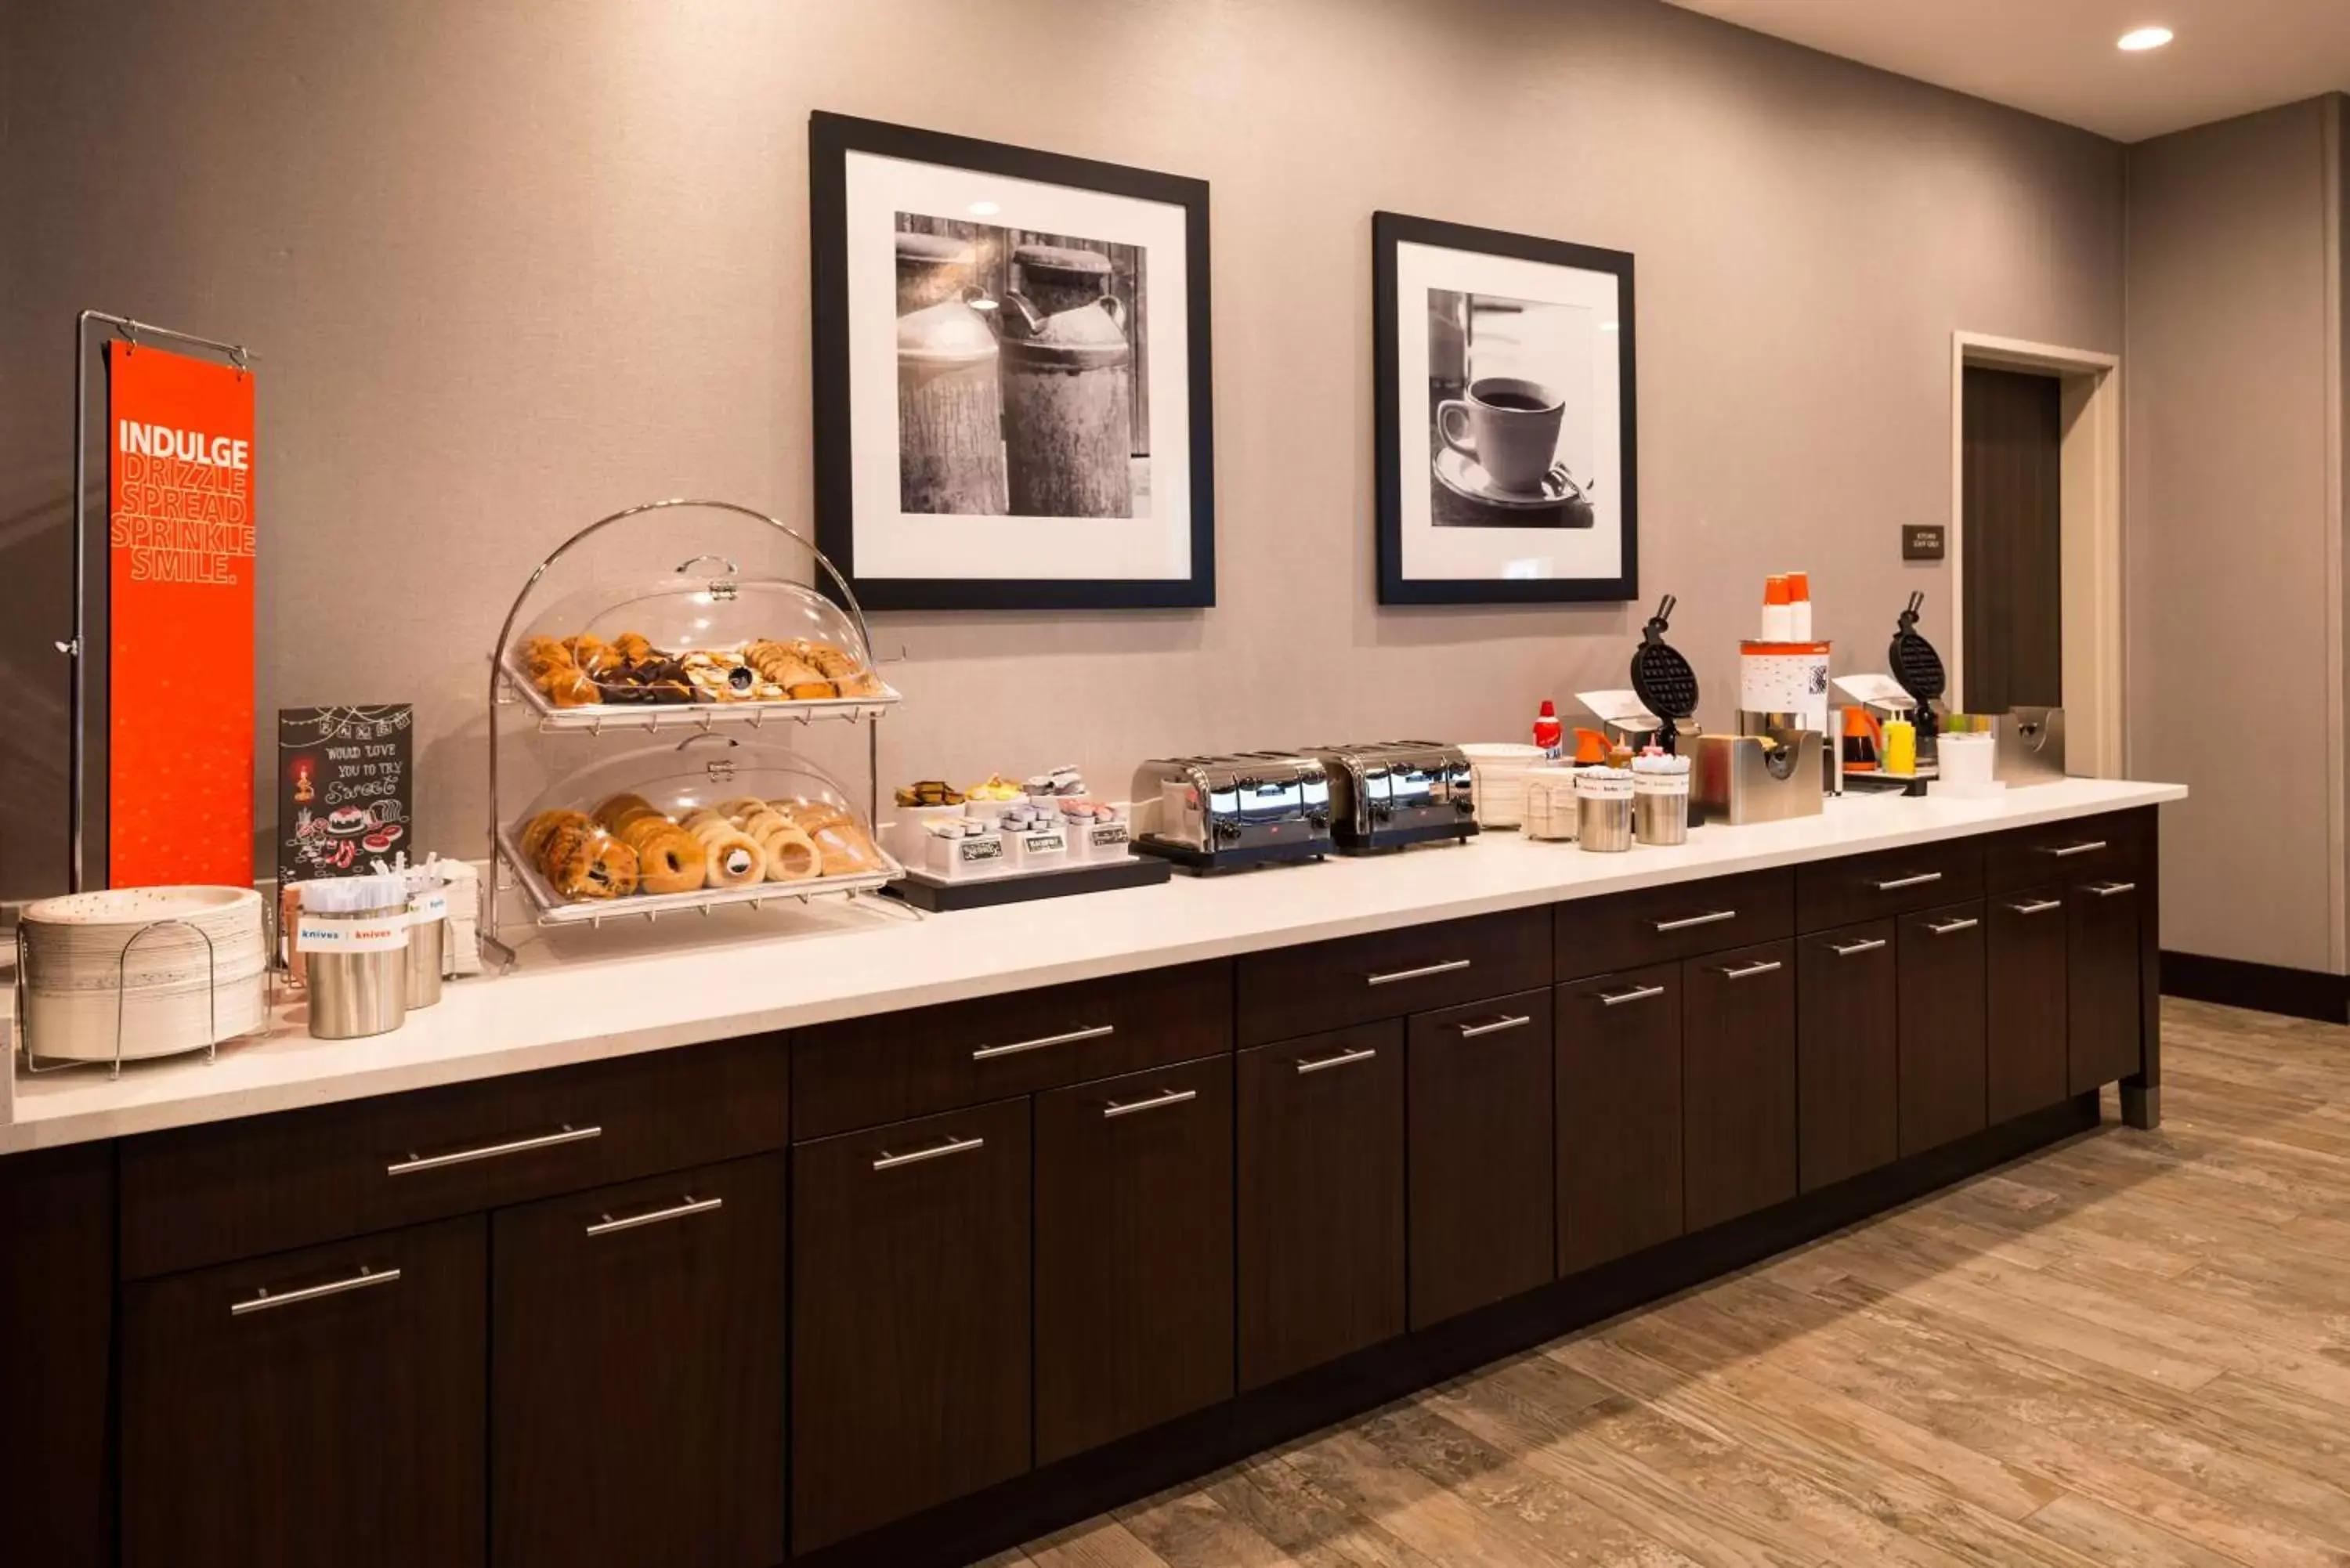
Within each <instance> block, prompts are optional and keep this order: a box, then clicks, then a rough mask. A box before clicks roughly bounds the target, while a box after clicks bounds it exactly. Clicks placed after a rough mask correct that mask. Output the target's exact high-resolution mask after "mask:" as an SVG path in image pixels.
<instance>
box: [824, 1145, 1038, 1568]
mask: <svg viewBox="0 0 2350 1568" xmlns="http://www.w3.org/2000/svg"><path fill="white" fill-rule="evenodd" d="M1028 1162H1029V1141H1028V1101H1027V1100H1026V1099H1024V1098H1023V1099H1014V1100H1001V1101H998V1102H996V1103H995V1104H993V1105H988V1106H977V1107H975V1108H973V1109H971V1110H967V1111H954V1112H950V1113H949V1114H947V1115H945V1116H926V1117H923V1118H922V1119H920V1120H919V1121H910V1122H898V1123H894V1124H892V1125H890V1126H889V1127H877V1128H875V1129H873V1130H872V1131H869V1132H858V1133H844V1134H842V1135H841V1136H839V1137H829V1138H825V1139H822V1140H820V1141H818V1142H816V1143H807V1144H802V1145H800V1146H799V1147H795V1149H793V1150H792V1279H793V1288H792V1541H793V1549H794V1551H795V1552H810V1551H813V1550H815V1549H816V1548H817V1547H819V1546H824V1545H827V1544H829V1543H830V1542H835V1541H839V1540H842V1539H844V1538H845V1537H847V1536H851V1535H855V1534H857V1533H858V1532H861V1531H866V1530H870V1529H872V1528H874V1527H875V1526H877V1525H880V1524H886V1523H888V1522H889V1521H891V1520H895V1519H899V1518H901V1517H903V1516H905V1515H907V1514H910V1513H913V1512H916V1511H919V1510H920V1509H924V1508H927V1507H929V1506H931V1504H933V1503H939V1502H944V1501H947V1500H948V1499H950V1498H955V1497H961V1496H962V1495H963V1494H965V1493H967V1492H972V1491H977V1490H979V1489H980V1488H982V1487H985V1486H990V1485H993V1483H995V1482H997V1481H1000V1480H1006V1479H1008V1478H1010V1477H1012V1476H1015V1475H1018V1474H1020V1473H1021V1472H1022V1471H1024V1470H1025V1469H1027V1468H1028V1449H1029V1359H1028V1352H1029V1331H1030V1324H1029V1212H1028V1194H1029V1184H1028V1183H1029V1163H1028Z"/></svg>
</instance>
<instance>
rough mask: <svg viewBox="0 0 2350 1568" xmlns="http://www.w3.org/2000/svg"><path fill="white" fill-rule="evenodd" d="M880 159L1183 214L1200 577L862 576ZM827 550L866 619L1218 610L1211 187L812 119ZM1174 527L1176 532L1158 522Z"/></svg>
mask: <svg viewBox="0 0 2350 1568" xmlns="http://www.w3.org/2000/svg"><path fill="white" fill-rule="evenodd" d="M852 152H863V153H870V154H875V155H878V156H881V157H885V158H893V159H901V160H905V161H910V162H917V163H927V164H934V165H940V166H943V167H948V168H954V169H965V170H971V171H976V172H980V173H988V174H996V175H1001V176H1003V177H1005V178H1009V179H1014V180H1023V181H1030V182H1039V183H1045V184H1053V185H1064V186H1069V187H1072V188H1076V189H1082V190H1087V191H1093V192H1101V193H1103V194H1107V195H1112V196H1123V197H1129V198H1132V199H1134V200H1136V201H1142V202H1159V203H1164V204H1166V205H1170V206H1174V207H1180V209H1182V212H1183V215H1184V222H1183V248H1184V259H1185V269H1184V274H1185V281H1186V287H1185V291H1184V296H1185V303H1186V310H1185V318H1186V331H1185V335H1184V337H1185V341H1184V344H1183V351H1184V356H1185V395H1186V400H1187V402H1188V409H1187V417H1186V424H1187V429H1188V439H1189V446H1190V452H1189V467H1190V493H1191V515H1190V517H1189V519H1188V526H1189V529H1190V535H1191V573H1190V576H1184V577H1166V578H1103V579H1088V578H1058V577H1048V578H1009V577H1007V578H943V577H875V576H866V575H863V574H860V573H859V572H858V566H857V558H858V551H857V518H856V500H855V484H854V475H853V470H852V463H853V454H854V450H855V449H854V441H855V436H856V432H855V431H854V430H853V429H852V421H851V398H850V389H851V378H852V377H853V375H854V374H855V367H854V366H853V365H852V364H851V362H850V350H849V320H848V286H849V279H848V258H847V247H848V196H847V159H848V155H849V154H850V153H852ZM808 175H809V219H810V224H809V245H810V251H811V256H810V282H811V289H810V293H811V296H812V305H813V310H814V349H815V378H816V379H815V420H814V427H815V441H816V452H815V471H816V543H817V546H818V548H820V549H822V550H823V551H824V553H825V554H826V555H827V556H829V557H830V558H831V560H832V562H833V564H834V565H835V566H837V567H838V568H839V569H840V571H841V573H842V575H843V576H846V577H847V579H848V582H849V585H850V587H851V588H852V589H853V591H854V592H855V593H856V595H857V597H858V602H859V603H860V604H862V605H863V606H864V607H866V608H867V609H868V610H1056V609H1078V610H1099V609H1194V608H1204V607H1209V606H1211V605H1213V604H1214V603H1215V602H1216V572H1215V567H1216V557H1215V455H1214V433H1215V432H1214V425H1215V420H1214V405H1213V400H1212V395H1211V376H1210V345H1211V330H1210V317H1209V291H1208V265H1209V261H1208V255H1209V253H1208V184H1207V182H1206V181H1204V180H1193V179H1188V178H1185V177H1183V176H1180V175H1175V174H1160V173H1154V172H1152V171H1148V170H1142V169H1131V168H1128V167H1125V166H1123V165H1121V164H1116V163H1104V162H1097V161H1094V160H1091V159H1086V158H1076V157H1070V156H1067V155H1066V154H1063V153H1057V152H1044V151H1036V150H1035V149H1032V148H1024V147H1009V146H1005V145H1003V144H1002V143H998V142H993V141H982V140H975V139H973V138H971V137H965V136H954V135H950V134H948V133H945V132H941V131H933V130H917V129H915V128H912V127H910V126H903V125H891V124H888V123H885V122H883V121H879V120H871V119H855V118H852V117H850V116H847V115H841V114H833V113H829V112H826V111H822V110H819V111H816V113H813V114H811V115H810V116H809V119H808ZM1159 521H1161V522H1167V521H1169V520H1165V519H1159Z"/></svg>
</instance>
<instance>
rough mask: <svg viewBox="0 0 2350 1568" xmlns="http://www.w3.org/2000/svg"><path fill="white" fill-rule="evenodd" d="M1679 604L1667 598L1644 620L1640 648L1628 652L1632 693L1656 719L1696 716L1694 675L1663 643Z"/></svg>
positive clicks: (1682, 659) (1671, 597)
mask: <svg viewBox="0 0 2350 1568" xmlns="http://www.w3.org/2000/svg"><path fill="white" fill-rule="evenodd" d="M1679 603H1680V601H1679V599H1676V598H1675V597H1673V596H1672V595H1670V594H1667V595H1666V596H1665V597H1664V599H1663V601H1662V602H1661V603H1659V605H1658V606H1657V613H1656V614H1655V615H1653V616H1650V617H1649V618H1648V626H1647V628H1645V629H1644V630H1643V631H1642V632H1641V634H1640V646H1639V647H1638V648H1636V649H1633V650H1632V693H1633V695H1634V696H1636V697H1638V698H1639V700H1640V703H1641V705H1642V706H1643V707H1645V708H1647V709H1648V711H1649V712H1651V713H1654V714H1655V715H1656V716H1657V717H1658V718H1659V719H1667V720H1681V719H1687V718H1691V717H1693V716H1694V715H1695V714H1696V712H1697V671H1696V670H1691V669H1690V661H1689V660H1688V659H1684V658H1682V657H1681V653H1680V650H1679V649H1677V648H1675V647H1673V646H1672V644H1670V643H1669V642H1667V641H1666V640H1665V632H1666V630H1667V628H1668V625H1669V622H1670V621H1671V619H1672V614H1673V608H1674V607H1675V606H1676V605H1678V604H1679Z"/></svg>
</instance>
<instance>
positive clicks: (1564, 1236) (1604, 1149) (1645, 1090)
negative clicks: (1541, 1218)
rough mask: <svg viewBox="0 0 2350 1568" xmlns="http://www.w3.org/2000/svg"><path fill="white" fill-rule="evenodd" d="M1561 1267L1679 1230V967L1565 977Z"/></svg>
mask: <svg viewBox="0 0 2350 1568" xmlns="http://www.w3.org/2000/svg"><path fill="white" fill-rule="evenodd" d="M1556 999H1557V1002H1556V1011H1557V1015H1558V1017H1557V1024H1556V1029H1557V1038H1558V1054H1557V1059H1556V1063H1555V1080H1556V1094H1557V1101H1558V1112H1557V1119H1558V1272H1559V1273H1560V1274H1561V1275H1562V1276H1564V1275H1566V1274H1572V1273H1577V1272H1581V1271H1582V1270H1585V1269H1588V1268H1591V1267H1593V1266H1594V1265H1595V1264H1598V1263H1605V1262H1608V1261H1610V1260H1611V1259H1615V1258H1621V1257H1625V1256H1627V1255H1628V1254H1630V1253H1633V1252H1637V1251H1640V1250H1641V1249H1642V1248H1644V1247H1653V1246H1655V1245H1656V1244H1657V1243H1658V1242H1659V1241H1671V1240H1672V1239H1673V1238H1674V1237H1676V1236H1678V1235H1679V1234H1680V1233H1681V969H1680V965H1679V964H1676V963H1668V964H1659V965H1658V966H1656V967H1655V968H1653V969H1640V970H1633V971H1628V972H1627V973H1624V974H1614V975H1607V976H1603V977H1602V978H1600V979H1598V980H1586V981H1577V982H1576V983H1575V984H1573V985H1562V986H1560V987H1559V988H1558V991H1557V992H1556Z"/></svg>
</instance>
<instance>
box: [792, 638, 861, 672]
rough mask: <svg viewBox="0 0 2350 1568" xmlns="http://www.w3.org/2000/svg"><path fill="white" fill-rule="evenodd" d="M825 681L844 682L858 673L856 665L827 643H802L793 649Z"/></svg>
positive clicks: (852, 660)
mask: <svg viewBox="0 0 2350 1568" xmlns="http://www.w3.org/2000/svg"><path fill="white" fill-rule="evenodd" d="M794 651H795V652H796V653H798V655H799V656H800V658H801V659H804V660H806V662H807V663H810V664H813V665H815V666H816V673H817V674H818V675H821V676H823V677H824V678H825V679H826V680H845V679H847V677H849V676H852V675H855V674H857V673H858V669H859V666H858V661H857V660H856V659H851V658H850V657H849V656H848V655H847V654H846V653H844V652H842V651H841V650H840V649H837V648H835V647H833V646H832V644H830V643H828V642H803V643H800V644H797V645H796V646H795V649H794Z"/></svg>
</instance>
